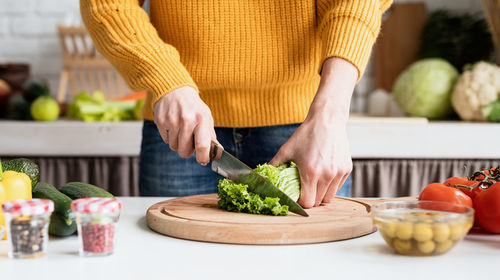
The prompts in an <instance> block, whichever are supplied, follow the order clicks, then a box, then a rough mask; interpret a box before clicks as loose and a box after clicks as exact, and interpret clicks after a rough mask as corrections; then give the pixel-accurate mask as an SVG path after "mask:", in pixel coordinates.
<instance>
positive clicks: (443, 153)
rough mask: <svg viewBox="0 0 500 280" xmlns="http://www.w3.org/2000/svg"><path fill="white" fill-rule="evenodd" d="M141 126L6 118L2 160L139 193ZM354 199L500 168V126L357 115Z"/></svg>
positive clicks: (55, 177) (52, 177)
mask: <svg viewBox="0 0 500 280" xmlns="http://www.w3.org/2000/svg"><path fill="white" fill-rule="evenodd" d="M141 128H142V122H117V123H84V122H80V121H64V120H62V121H56V122H53V123H40V122H21V121H0V131H1V137H0V156H1V157H3V158H8V157H20V156H23V157H29V158H33V159H34V160H35V161H36V162H37V163H39V164H40V167H41V176H42V180H44V181H48V182H50V183H53V184H55V185H56V186H60V185H62V184H63V183H65V182H67V181H70V180H79V181H86V182H89V183H94V184H97V185H100V186H103V187H105V188H107V189H109V190H110V191H112V192H113V193H115V194H117V195H126V196H133V195H138V183H137V182H138V155H139V151H140V143H141ZM347 130H348V135H349V139H350V145H351V153H352V156H353V158H354V171H353V188H352V189H353V195H355V196H397V195H414V194H416V193H417V192H418V191H419V189H420V188H421V187H423V186H424V185H425V184H427V183H429V182H432V181H439V180H443V179H444V178H446V177H448V176H457V175H463V174H464V165H467V166H468V167H469V169H471V170H475V169H482V168H486V167H490V166H496V165H500V149H498V148H497V145H498V144H497V143H498V139H500V124H492V123H466V122H427V121H426V120H425V119H420V118H373V117H359V116H354V117H351V119H350V120H349V123H348V127H347Z"/></svg>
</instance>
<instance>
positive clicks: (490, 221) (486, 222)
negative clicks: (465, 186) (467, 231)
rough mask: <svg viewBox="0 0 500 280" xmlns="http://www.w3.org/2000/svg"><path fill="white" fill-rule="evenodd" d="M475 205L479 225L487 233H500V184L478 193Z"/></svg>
mask: <svg viewBox="0 0 500 280" xmlns="http://www.w3.org/2000/svg"><path fill="white" fill-rule="evenodd" d="M474 205H475V207H474V209H475V210H476V214H475V218H476V221H477V222H478V224H479V225H480V226H481V227H482V228H484V229H485V230H487V231H490V232H494V233H500V182H498V183H495V184H493V185H491V186H490V187H489V188H487V189H485V190H484V191H482V192H480V193H478V194H477V196H476V198H475V199H474Z"/></svg>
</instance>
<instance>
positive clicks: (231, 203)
mask: <svg viewBox="0 0 500 280" xmlns="http://www.w3.org/2000/svg"><path fill="white" fill-rule="evenodd" d="M254 170H255V171H256V172H257V173H259V174H260V175H262V176H264V177H266V178H267V179H268V180H269V181H270V182H271V183H273V184H274V185H275V186H276V187H278V188H279V189H280V190H281V191H283V192H284V193H285V194H286V195H288V196H289V197H290V198H291V199H293V200H295V201H297V200H298V199H299V196H300V176H299V170H298V169H297V166H296V165H295V163H293V162H290V163H283V164H280V165H279V166H273V165H269V164H261V165H258V166H257V168H255V169H254ZM218 205H219V208H221V209H225V210H228V211H233V212H244V213H251V214H264V215H275V216H286V215H288V206H287V205H281V204H280V202H279V198H278V197H265V198H262V197H260V196H259V195H257V194H254V193H251V192H248V186H247V185H244V184H236V183H234V182H233V181H231V180H229V179H223V180H220V181H219V202H218Z"/></svg>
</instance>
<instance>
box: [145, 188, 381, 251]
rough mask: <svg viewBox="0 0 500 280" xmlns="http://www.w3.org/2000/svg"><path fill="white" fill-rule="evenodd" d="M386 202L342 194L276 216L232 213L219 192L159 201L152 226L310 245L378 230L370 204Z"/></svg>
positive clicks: (219, 237) (194, 236)
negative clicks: (220, 203) (221, 203)
mask: <svg viewBox="0 0 500 280" xmlns="http://www.w3.org/2000/svg"><path fill="white" fill-rule="evenodd" d="M380 201H382V200H366V201H362V200H356V199H348V198H336V199H335V200H334V201H333V202H332V203H329V204H325V205H321V206H320V207H315V208H312V209H308V210H307V212H308V214H309V215H310V216H309V217H302V216H299V215H296V214H294V213H290V214H289V215H288V216H282V217H274V216H265V215H252V214H244V213H232V212H227V211H224V210H221V209H218V208H217V194H206V195H196V196H187V197H180V198H175V199H171V200H166V201H163V202H159V203H157V204H154V205H153V206H151V207H150V208H149V209H148V211H147V215H146V218H147V223H148V226H149V227H150V228H151V229H152V230H154V231H156V232H158V233H161V234H164V235H168V236H172V237H177V238H183V239H190V240H198V241H207V242H217V243H232V244H304V243H319V242H328V241H336V240H343V239H349V238H355V237H359V236H363V235H366V234H370V233H372V232H374V231H375V228H374V226H373V224H372V220H371V217H370V213H369V211H370V205H371V204H373V203H376V202H380Z"/></svg>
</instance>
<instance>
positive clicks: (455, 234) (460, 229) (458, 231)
mask: <svg viewBox="0 0 500 280" xmlns="http://www.w3.org/2000/svg"><path fill="white" fill-rule="evenodd" d="M465 233H466V232H465V225H464V224H455V225H450V238H451V240H460V239H462V238H463V237H464V235H465Z"/></svg>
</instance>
